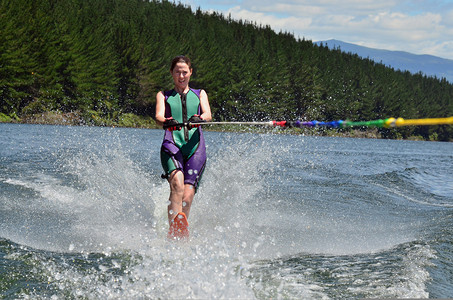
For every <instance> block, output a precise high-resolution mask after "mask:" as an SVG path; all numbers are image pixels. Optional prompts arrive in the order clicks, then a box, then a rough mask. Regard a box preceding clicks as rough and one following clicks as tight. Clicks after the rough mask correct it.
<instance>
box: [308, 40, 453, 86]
mask: <svg viewBox="0 0 453 300" xmlns="http://www.w3.org/2000/svg"><path fill="white" fill-rule="evenodd" d="M321 43H322V44H323V45H324V46H327V47H329V48H330V49H336V48H340V49H341V51H343V52H346V53H353V54H357V55H359V56H360V57H363V58H370V59H372V60H374V61H375V62H377V63H383V64H384V65H386V66H390V67H392V68H394V69H395V70H402V71H406V70H407V71H409V72H411V73H414V74H415V73H418V72H422V73H423V74H425V75H427V76H432V77H434V76H436V77H437V78H439V79H441V78H445V79H447V80H448V81H449V82H451V83H453V60H451V59H444V58H440V57H436V56H432V55H426V54H425V55H417V54H412V53H408V52H404V51H390V50H382V49H373V48H368V47H363V46H358V45H354V44H350V43H345V42H342V41H338V40H328V41H319V42H315V44H317V45H320V44H321Z"/></svg>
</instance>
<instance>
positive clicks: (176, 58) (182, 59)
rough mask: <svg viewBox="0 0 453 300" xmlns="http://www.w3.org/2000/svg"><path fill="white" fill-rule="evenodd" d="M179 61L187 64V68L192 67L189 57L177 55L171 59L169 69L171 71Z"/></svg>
mask: <svg viewBox="0 0 453 300" xmlns="http://www.w3.org/2000/svg"><path fill="white" fill-rule="evenodd" d="M179 62H182V63H186V64H187V65H188V66H189V69H191V68H192V64H191V63H190V59H189V58H188V57H187V56H184V55H178V56H176V57H175V58H173V60H172V61H171V67H170V71H173V69H174V68H175V67H176V64H177V63H179Z"/></svg>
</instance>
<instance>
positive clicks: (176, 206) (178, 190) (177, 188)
mask: <svg viewBox="0 0 453 300" xmlns="http://www.w3.org/2000/svg"><path fill="white" fill-rule="evenodd" d="M168 182H169V184H170V198H169V201H170V203H169V205H168V223H169V224H171V221H173V219H174V218H175V217H176V215H177V214H178V213H180V212H182V211H183V197H184V194H185V192H184V191H185V188H184V174H183V173H182V172H181V170H174V171H173V172H172V173H171V174H170V176H169V178H168ZM192 198H193V197H192Z"/></svg>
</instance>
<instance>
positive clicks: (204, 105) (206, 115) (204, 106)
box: [200, 90, 212, 122]
mask: <svg viewBox="0 0 453 300" xmlns="http://www.w3.org/2000/svg"><path fill="white" fill-rule="evenodd" d="M200 106H201V115H200V117H201V118H202V119H203V120H205V121H206V122H209V121H211V120H212V116H211V106H210V105H209V100H208V94H206V92H205V91H204V90H201V93H200Z"/></svg>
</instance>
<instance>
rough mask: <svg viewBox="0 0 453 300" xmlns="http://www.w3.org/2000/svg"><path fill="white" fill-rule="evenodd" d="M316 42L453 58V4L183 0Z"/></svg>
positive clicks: (448, 0)
mask: <svg viewBox="0 0 453 300" xmlns="http://www.w3.org/2000/svg"><path fill="white" fill-rule="evenodd" d="M176 2H181V3H184V4H188V5H190V6H191V8H192V10H195V9H197V8H198V7H200V8H201V10H203V11H208V12H209V11H216V12H221V13H222V14H223V15H225V16H228V15H230V14H231V17H232V18H233V19H235V20H240V19H242V20H249V21H252V22H256V23H257V24H261V25H270V26H271V28H273V29H274V30H275V31H276V32H280V31H284V32H289V33H292V34H294V36H295V37H296V38H301V39H302V38H305V39H306V40H311V41H313V42H317V41H325V40H329V39H336V40H340V41H343V42H348V43H352V44H356V45H360V46H365V47H370V48H377V49H386V50H398V51H406V52H410V53H413V54H430V55H434V56H438V57H442V58H447V59H453V0H313V1H310V0H278V1H276V0H181V1H176Z"/></svg>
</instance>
